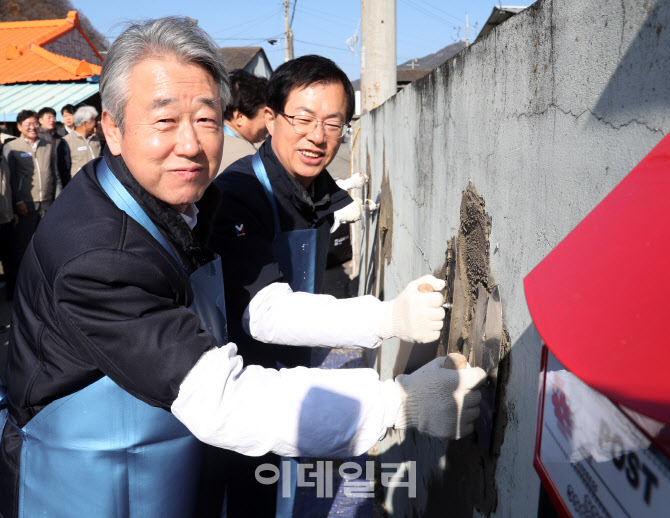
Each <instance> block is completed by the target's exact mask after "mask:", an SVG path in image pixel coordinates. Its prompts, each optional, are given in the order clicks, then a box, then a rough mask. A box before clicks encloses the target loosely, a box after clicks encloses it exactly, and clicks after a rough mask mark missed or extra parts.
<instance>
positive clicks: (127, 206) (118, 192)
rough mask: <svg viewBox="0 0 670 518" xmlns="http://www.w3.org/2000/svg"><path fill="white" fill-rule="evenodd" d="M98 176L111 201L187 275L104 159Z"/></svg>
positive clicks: (99, 164) (163, 237)
mask: <svg viewBox="0 0 670 518" xmlns="http://www.w3.org/2000/svg"><path fill="white" fill-rule="evenodd" d="M96 174H97V175H98V181H99V182H100V185H101V186H102V188H103V189H104V190H105V192H106V193H107V196H109V197H110V198H111V200H112V201H113V202H114V204H115V205H116V206H117V207H118V208H119V209H121V210H122V211H123V212H125V213H126V214H128V216H130V217H131V218H133V219H134V220H135V221H137V222H138V223H139V224H140V225H142V226H143V227H144V228H145V229H146V230H147V231H148V232H149V233H150V234H151V235H152V236H153V238H154V239H155V240H156V241H158V242H159V243H160V244H161V245H163V248H165V250H167V252H168V253H169V254H170V255H171V256H172V258H173V259H174V260H175V262H176V263H177V264H178V265H179V268H181V271H182V272H184V274H185V275H186V271H185V270H184V267H183V266H182V264H181V262H180V261H179V258H178V257H177V254H176V253H175V251H174V250H173V249H172V247H171V246H170V244H169V243H168V242H167V239H165V236H163V234H161V233H160V231H159V230H158V228H157V227H156V225H155V224H154V222H153V221H151V219H150V218H149V216H147V213H146V212H144V209H142V207H140V204H139V203H137V202H136V201H135V198H133V197H132V196H131V195H130V194H129V193H128V191H127V190H126V188H125V187H124V186H123V185H121V182H119V180H118V178H117V177H116V176H114V173H112V171H111V170H110V169H109V166H108V165H107V161H106V160H105V158H104V157H103V159H102V160H100V162H98V167H97V169H96Z"/></svg>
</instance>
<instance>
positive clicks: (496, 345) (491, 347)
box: [419, 284, 503, 458]
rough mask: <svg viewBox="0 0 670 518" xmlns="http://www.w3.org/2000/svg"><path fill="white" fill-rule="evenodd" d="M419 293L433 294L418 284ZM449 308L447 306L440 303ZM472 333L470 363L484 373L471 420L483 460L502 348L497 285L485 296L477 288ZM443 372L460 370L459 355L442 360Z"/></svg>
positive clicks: (464, 364) (462, 360) (462, 361)
mask: <svg viewBox="0 0 670 518" xmlns="http://www.w3.org/2000/svg"><path fill="white" fill-rule="evenodd" d="M419 291H420V292H422V293H429V292H432V291H433V287H432V286H431V285H430V284H421V285H420V286H419ZM444 307H445V308H447V309H451V307H452V305H451V304H448V303H447V304H444ZM473 332H474V336H475V343H474V344H473V348H472V351H471V355H472V357H473V358H472V364H473V366H474V367H481V368H482V369H484V371H485V372H486V382H485V384H484V385H483V386H482V387H481V389H480V390H481V393H482V399H481V401H480V404H479V416H478V417H477V421H475V430H476V431H477V440H478V442H479V448H480V450H481V451H482V454H483V455H484V457H485V458H486V457H488V455H489V447H490V443H491V429H492V427H493V411H494V406H495V396H496V386H497V381H498V363H499V362H500V346H501V345H502V333H503V325H502V304H501V301H500V291H499V290H498V286H496V287H495V288H493V291H492V292H491V294H490V295H489V294H488V292H487V291H486V288H484V286H482V285H481V284H480V285H479V288H478V293H477V303H476V305H475V308H474V315H473ZM444 367H445V368H447V369H464V368H466V367H467V359H466V358H465V356H463V355H462V354H460V353H450V354H448V355H447V357H446V358H445V361H444Z"/></svg>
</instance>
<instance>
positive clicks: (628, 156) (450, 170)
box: [357, 0, 670, 517]
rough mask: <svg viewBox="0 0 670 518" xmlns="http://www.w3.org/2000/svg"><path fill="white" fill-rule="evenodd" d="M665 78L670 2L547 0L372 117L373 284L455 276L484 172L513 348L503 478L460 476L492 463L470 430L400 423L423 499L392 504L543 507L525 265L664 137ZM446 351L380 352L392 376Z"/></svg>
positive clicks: (398, 457) (363, 277) (534, 341)
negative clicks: (444, 436)
mask: <svg viewBox="0 0 670 518" xmlns="http://www.w3.org/2000/svg"><path fill="white" fill-rule="evenodd" d="M668 85H670V2H667V1H663V0H658V1H651V0H648V1H644V2H643V1H639V0H620V1H617V2H614V1H605V2H590V1H588V0H561V1H557V0H554V1H552V0H544V1H539V2H537V3H535V4H534V5H533V6H532V7H531V8H529V9H528V10H526V11H524V12H523V13H521V14H519V15H517V16H515V17H513V18H512V19H510V20H509V21H507V22H506V23H504V24H503V25H501V26H499V27H498V28H497V29H496V30H494V31H493V32H492V33H491V34H489V35H488V36H487V37H486V38H484V39H483V40H482V41H480V42H478V43H477V44H475V45H472V46H470V47H469V48H467V49H465V50H464V51H463V52H461V53H460V54H459V55H457V56H456V57H455V58H454V59H452V60H450V61H449V62H447V63H446V64H445V65H443V66H441V67H440V68H438V69H437V70H436V71H434V72H433V73H432V74H430V75H429V76H427V77H425V78H423V79H421V80H419V81H417V82H415V83H413V84H412V85H410V86H409V87H407V88H406V89H404V90H403V91H401V92H400V93H398V94H397V95H396V96H394V97H392V98H391V99H390V100H389V101H387V102H386V103H385V104H384V105H382V106H381V107H379V108H378V109H376V110H374V111H372V112H370V113H369V114H367V115H365V116H363V117H362V118H361V132H360V134H359V136H358V142H357V146H358V147H359V151H358V154H359V156H360V163H361V170H363V171H366V173H367V174H368V176H369V177H370V184H369V187H368V188H367V189H368V192H367V193H366V197H368V198H372V199H375V198H376V196H377V194H378V193H380V194H381V199H382V206H381V209H380V211H379V212H378V213H377V214H376V215H375V216H373V217H370V218H367V219H366V220H365V225H364V228H363V230H362V237H361V253H360V262H361V273H360V293H372V294H374V295H378V296H381V297H383V298H386V299H391V298H393V297H394V296H396V295H397V294H399V293H400V292H401V291H402V289H403V288H404V286H405V285H406V284H407V282H409V281H410V280H412V279H414V278H417V277H419V276H421V275H424V274H426V273H434V274H436V275H440V276H445V275H454V273H453V272H452V273H451V274H449V272H448V270H449V267H448V266H449V260H448V257H447V248H448V242H449V241H450V240H454V239H455V238H456V237H457V236H458V235H459V229H460V226H461V223H462V218H461V210H460V209H461V200H462V196H463V192H464V191H465V190H466V188H467V187H468V185H469V184H470V183H472V184H473V185H474V187H475V188H476V190H477V193H478V194H479V195H480V196H481V197H482V199H483V200H484V203H485V207H486V209H485V210H486V213H487V214H488V215H489V216H490V235H489V236H488V246H489V250H488V253H489V261H490V275H491V277H492V279H495V283H496V284H497V285H498V286H499V287H500V292H501V295H502V299H503V307H504V322H505V326H506V332H507V335H508V339H509V347H510V352H509V354H508V355H507V357H506V362H507V364H506V367H505V368H506V370H507V379H506V380H505V381H504V383H503V387H502V389H501V393H500V394H499V401H498V405H499V408H498V410H499V412H500V414H501V415H504V416H505V420H504V422H503V426H502V430H497V432H496V433H497V437H498V439H499V440H500V445H499V448H497V451H494V455H495V457H496V458H495V459H494V460H493V463H494V464H493V465H494V470H493V473H492V474H491V476H492V477H493V478H494V481H495V484H493V485H492V486H489V485H488V484H486V485H485V486H481V485H477V484H475V485H474V486H473V485H471V484H466V483H463V481H464V480H465V481H467V477H469V476H470V472H469V471H468V470H469V469H470V467H471V466H473V465H474V464H476V463H477V462H481V458H480V457H479V453H478V450H477V449H476V448H475V445H474V444H471V443H470V442H468V440H467V439H466V440H462V441H459V442H454V443H452V444H449V443H442V442H439V441H434V440H430V439H427V438H426V437H422V436H420V435H418V434H415V433H411V432H410V433H403V432H393V433H389V435H388V436H387V438H386V439H385V440H384V441H383V443H382V444H381V445H380V451H381V453H382V460H383V461H384V462H394V461H410V460H415V461H417V470H418V475H417V481H418V487H417V497H416V498H415V499H409V498H408V497H407V490H406V489H403V488H397V489H390V490H387V491H384V494H383V505H384V508H385V509H386V511H387V512H389V513H390V514H391V515H392V516H407V517H410V516H449V517H460V516H464V517H470V516H480V515H491V516H500V517H503V516H504V517H508V516H511V517H517V516H524V517H526V516H527V517H533V516H535V515H536V512H537V502H538V491H539V479H538V477H537V475H536V474H535V471H534V469H533V467H532V455H533V445H534V442H535V422H536V421H535V420H536V415H537V395H538V373H539V367H540V348H541V341H540V338H539V336H538V335H537V332H536V331H535V328H534V327H533V324H532V321H531V318H530V315H529V313H528V309H527V306H526V300H525V297H524V292H523V278H524V277H525V276H526V275H527V274H528V273H529V272H530V270H532V268H533V267H534V266H535V265H537V263H538V262H540V261H541V260H542V259H543V258H544V257H545V256H546V255H547V254H548V253H549V252H550V251H551V250H552V249H553V248H554V247H555V246H556V245H557V244H558V243H559V242H560V241H561V239H563V238H564V237H565V236H566V235H567V234H568V233H569V232H570V231H571V230H572V229H573V228H574V227H575V226H576V225H577V224H578V223H579V222H580V221H581V220H582V219H583V218H584V217H585V216H586V215H587V214H588V213H589V212H590V211H591V210H592V209H593V208H594V207H595V205H596V204H598V203H599V202H600V201H601V200H602V199H603V198H604V197H605V196H606V195H607V193H608V192H609V191H610V190H611V189H612V188H613V187H614V186H616V185H617V183H618V182H619V181H621V179H622V178H623V177H624V176H625V175H626V174H627V173H628V172H629V171H630V170H631V169H632V168H633V167H635V165H636V164H637V163H638V162H639V161H640V160H641V159H642V158H643V157H644V156H645V155H646V154H647V153H648V152H649V151H650V150H651V149H652V148H653V147H654V146H655V145H656V144H657V143H658V142H659V141H660V140H661V138H663V136H664V135H665V134H667V132H668V131H669V130H670V89H669V88H668ZM457 245H458V243H456V249H457V248H458V246H457ZM585 252H586V251H585ZM456 253H458V250H456ZM453 257H454V253H453V251H452V258H451V262H452V263H453ZM452 332H453V330H452ZM443 338H447V339H448V337H443ZM436 353H437V346H434V345H429V346H414V347H412V346H410V345H408V344H401V343H399V342H398V341H397V340H395V341H394V340H391V341H388V342H387V343H385V344H384V346H383V347H382V348H381V350H380V351H378V352H377V354H376V355H373V356H372V359H373V360H376V362H375V363H376V367H377V369H378V371H379V372H380V374H381V376H382V377H383V378H389V377H391V376H392V375H394V374H397V373H398V372H399V371H401V370H411V369H412V368H415V366H416V364H417V363H420V361H424V359H425V358H430V357H432V356H434V355H435V354H436ZM417 358H420V359H421V360H420V361H418V360H417ZM413 359H414V360H413ZM487 462H488V461H487ZM489 466H490V464H489ZM484 471H485V472H487V473H488V472H489V471H490V467H485V469H484ZM459 481H460V483H459ZM482 487H486V491H488V492H487V494H481V491H480V490H481V488H482ZM491 491H493V492H491Z"/></svg>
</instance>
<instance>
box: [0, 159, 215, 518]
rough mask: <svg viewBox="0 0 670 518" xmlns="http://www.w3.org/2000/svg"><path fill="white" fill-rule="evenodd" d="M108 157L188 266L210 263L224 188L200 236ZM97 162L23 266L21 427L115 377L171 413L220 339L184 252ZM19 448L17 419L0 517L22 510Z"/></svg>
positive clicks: (10, 372) (18, 304)
mask: <svg viewBox="0 0 670 518" xmlns="http://www.w3.org/2000/svg"><path fill="white" fill-rule="evenodd" d="M105 157H106V158H107V161H108V163H109V165H110V169H111V170H112V172H113V173H114V174H115V176H116V177H117V178H118V179H119V181H121V183H122V184H123V185H124V186H126V187H127V188H128V190H129V192H130V193H131V195H132V196H133V197H134V198H135V199H136V200H137V202H138V203H139V204H140V205H141V206H142V208H144V209H145V211H146V212H147V214H148V216H149V217H150V218H151V219H152V221H154V223H155V224H156V226H157V227H158V228H159V230H160V231H161V233H163V235H164V236H165V237H166V238H167V240H168V241H169V242H170V244H171V245H172V247H173V249H174V250H175V252H176V253H177V255H178V256H179V258H180V262H181V263H182V266H183V267H184V269H185V270H186V271H187V272H188V273H190V272H192V271H194V270H195V269H196V268H197V267H199V266H200V265H201V264H204V263H205V262H207V261H208V260H209V259H210V258H211V253H210V252H208V251H207V250H206V249H205V248H204V247H203V246H201V244H200V243H201V242H202V241H204V239H205V238H204V236H205V235H206V234H207V233H208V229H207V225H206V222H207V219H208V218H207V212H208V211H209V212H210V213H212V212H213V209H214V207H215V206H216V202H217V201H218V193H217V191H216V188H214V187H210V188H209V189H208V190H207V191H206V192H205V195H204V196H203V198H202V200H201V201H200V202H199V203H198V208H199V210H200V211H201V213H200V215H199V223H198V225H197V226H196V229H194V231H193V232H192V231H191V229H190V228H189V227H188V225H187V224H186V222H185V221H184V220H183V218H182V217H181V215H180V214H179V213H177V212H176V211H174V210H172V209H171V208H170V207H169V206H167V205H166V204H165V203H163V202H161V201H160V200H158V199H156V198H154V197H153V196H152V195H151V194H149V193H148V192H146V191H145V190H144V189H143V188H142V187H141V186H140V185H139V184H138V183H137V181H136V180H135V179H134V178H133V177H132V175H130V173H129V172H128V170H127V169H126V167H125V164H123V161H122V160H121V159H120V158H116V157H113V156H112V155H111V154H110V153H109V151H108V150H107V151H106V152H105ZM99 160H100V159H96V160H94V161H92V162H89V163H88V164H87V165H86V166H84V168H83V169H82V170H81V171H80V172H79V173H78V174H77V175H76V176H75V177H74V178H73V180H72V181H71V182H70V183H69V184H68V187H67V189H65V190H64V191H63V192H62V194H61V195H60V196H59V197H58V198H57V200H56V202H55V203H54V204H53V205H52V207H51V208H50V209H49V211H48V212H47V214H46V216H45V217H44V219H43V220H42V222H41V223H40V225H39V227H38V228H37V231H36V232H35V235H34V236H33V239H32V241H31V242H30V245H29V246H28V249H27V250H26V253H25V255H24V258H23V262H22V264H21V268H20V271H19V276H18V282H17V285H16V292H15V295H14V305H13V316H12V333H11V335H10V345H9V358H8V366H7V376H6V378H7V379H6V380H3V382H5V383H6V385H7V388H8V399H9V407H8V408H9V414H10V417H11V419H12V420H13V421H14V422H15V423H16V424H17V425H18V426H20V427H22V426H24V425H25V424H26V423H27V422H28V421H29V420H30V419H31V418H33V417H34V416H35V415H37V414H38V413H39V412H40V411H41V410H42V409H43V408H44V407H45V406H46V405H48V404H49V403H51V402H52V401H54V400H55V399H58V398H61V397H63V396H66V395H68V394H71V393H73V392H76V391H77V390H79V389H82V388H84V387H86V386H88V385H90V384H91V383H93V382H95V381H97V380H98V379H100V378H101V377H102V376H105V375H107V376H109V377H110V378H111V379H112V380H113V381H114V382H115V383H117V384H118V385H119V386H120V387H122V388H123V389H124V390H126V391H127V392H129V393H130V394H132V395H134V396H135V397H137V398H139V399H141V400H142V401H144V402H146V403H148V404H150V405H153V406H156V407H161V408H164V409H166V410H169V409H170V407H171V406H172V403H173V402H174V400H175V399H176V398H177V396H178V392H179V386H180V385H181V383H182V381H183V380H184V378H185V377H186V375H187V374H188V372H189V371H190V370H191V368H192V367H193V366H194V365H195V363H196V362H197V361H198V359H200V357H201V356H202V354H203V353H204V352H205V351H207V350H209V349H211V348H212V347H215V346H216V345H217V344H216V340H215V338H214V337H213V336H212V335H210V334H208V333H206V332H203V331H200V327H201V325H200V320H199V318H198V317H197V316H196V315H195V314H194V313H192V312H191V311H190V310H188V309H187V306H188V305H190V304H191V301H192V297H193V293H192V291H191V289H190V287H189V285H188V279H187V277H186V276H185V274H184V273H183V272H182V270H181V269H180V268H179V266H178V265H177V264H176V263H175V261H174V259H172V257H171V256H170V255H169V254H168V252H167V251H166V250H165V249H164V248H163V247H162V246H161V245H160V244H159V243H158V242H157V241H156V240H155V239H154V238H153V237H152V236H151V234H149V232H148V231H147V230H145V229H144V228H143V227H142V226H140V225H139V224H138V223H137V222H135V220H133V219H131V218H129V217H128V216H127V215H126V214H125V213H124V212H122V211H121V210H119V209H118V208H117V207H116V205H114V203H113V202H112V201H111V200H110V199H109V197H108V196H107V194H106V193H105V192H104V191H103V189H102V188H101V187H100V184H99V182H98V180H97V177H96V174H95V165H96V164H97V163H98V161H99ZM210 207H211V210H210ZM201 222H202V224H201ZM198 227H200V229H198ZM20 448H21V440H20V438H19V437H18V436H17V434H16V432H15V431H14V429H13V428H12V427H11V426H10V425H9V424H7V425H6V426H5V428H4V433H3V436H2V447H1V448H0V516H5V517H11V516H14V515H15V513H16V509H17V507H16V499H17V498H18V495H17V494H16V488H17V484H18V475H19V455H20Z"/></svg>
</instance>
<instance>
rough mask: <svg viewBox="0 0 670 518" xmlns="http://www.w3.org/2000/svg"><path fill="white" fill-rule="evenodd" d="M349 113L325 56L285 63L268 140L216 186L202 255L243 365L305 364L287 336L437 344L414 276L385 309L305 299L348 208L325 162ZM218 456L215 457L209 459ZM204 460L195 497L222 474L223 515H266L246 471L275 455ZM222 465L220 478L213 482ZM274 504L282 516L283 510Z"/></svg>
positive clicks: (264, 496)
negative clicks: (210, 253)
mask: <svg viewBox="0 0 670 518" xmlns="http://www.w3.org/2000/svg"><path fill="white" fill-rule="evenodd" d="M353 113H354V91H353V88H352V86H351V83H350V82H349V79H348V78H347V76H346V74H345V73H344V72H343V71H342V70H341V69H340V68H339V67H337V65H336V64H335V63H333V62H332V61H331V60H329V59H327V58H324V57H321V56H303V57H300V58H297V59H294V60H292V61H289V62H287V63H284V64H283V65H282V66H280V67H279V68H278V69H277V70H276V71H275V72H274V73H273V74H272V77H271V78H270V81H269V84H268V96H267V107H266V108H265V124H266V126H267V129H268V132H269V135H270V136H269V137H268V139H267V140H266V141H265V143H264V144H263V145H262V146H261V147H260V149H259V150H258V152H257V153H256V154H255V155H253V156H247V157H244V158H242V159H240V160H238V161H237V162H235V163H233V164H232V165H231V166H229V167H228V168H227V169H226V170H225V171H224V172H223V173H222V174H221V175H219V176H218V177H217V179H216V180H215V182H214V183H215V185H217V186H218V188H219V190H220V191H221V194H222V198H223V199H222V201H221V203H220V205H219V209H218V212H217V215H216V217H215V219H214V223H213V225H212V234H211V238H210V248H211V249H212V250H214V251H215V252H217V253H218V254H219V255H221V259H222V267H223V276H224V278H225V290H224V291H225V302H226V311H227V314H228V339H229V340H231V341H233V342H235V343H236V344H237V345H238V347H239V351H240V354H241V355H242V357H243V358H244V363H245V365H250V364H251V365H261V366H263V367H266V368H272V369H281V368H283V367H300V366H303V367H309V366H310V360H311V354H310V347H301V346H298V345H297V340H296V339H295V336H296V331H297V330H300V332H301V333H303V332H306V335H308V336H311V337H313V342H312V343H311V345H314V346H322V347H342V346H349V347H352V346H354V347H369V348H372V347H377V346H379V344H380V343H381V341H382V340H383V339H384V338H390V337H392V336H399V337H402V339H404V340H406V341H410V342H422V343H429V342H434V341H435V340H437V339H438V337H439V330H440V329H441V327H442V319H443V315H444V313H443V312H442V311H441V310H442V308H441V303H439V302H440V301H437V302H438V304H437V305H436V306H435V304H434V301H433V302H429V301H427V300H425V299H422V300H419V299H418V297H415V294H418V290H417V288H418V283H419V281H414V282H413V283H411V284H410V286H408V287H407V288H406V290H405V292H403V294H401V295H400V296H399V297H398V298H397V299H396V302H385V303H383V304H379V301H377V300H376V299H374V297H371V296H364V297H358V298H354V299H347V300H340V301H335V299H334V298H333V297H330V296H327V295H309V294H319V293H321V290H322V285H323V274H324V271H325V266H326V255H327V250H328V240H329V233H330V227H331V226H332V225H333V221H334V213H335V211H338V210H340V209H342V208H344V207H346V206H347V205H349V204H350V203H352V199H351V198H350V197H349V195H348V194H347V192H346V191H344V190H342V189H340V188H339V187H338V186H337V185H336V183H335V181H334V180H333V179H332V178H331V176H330V175H329V174H328V172H327V171H326V167H327V166H328V165H329V164H330V163H331V161H332V160H333V159H334V158H335V156H336V154H337V151H338V149H339V147H340V144H341V143H342V137H343V136H344V135H345V134H346V132H347V130H348V128H349V121H350V120H351V118H352V116H353ZM420 282H429V283H431V284H432V285H433V286H434V287H435V289H436V290H437V289H440V288H441V287H442V286H444V284H443V282H442V281H438V280H437V279H435V278H434V277H432V276H426V277H422V279H421V281H420ZM296 292H300V293H296ZM252 299H253V300H252ZM336 302H339V303H340V304H339V305H338V306H337V308H336V307H335V306H334V303H336ZM391 305H393V308H391ZM412 323H414V324H415V325H413V324H412ZM410 327H412V328H413V329H411V330H410V329H409V328H410ZM304 336H305V334H303V337H304ZM371 336H372V337H373V338H372V341H371V338H370V337H371ZM304 343H305V342H302V344H303V345H304ZM307 343H309V342H307ZM221 456H225V457H226V458H225V460H223V459H220V458H219V459H218V460H216V459H217V457H221ZM205 462H206V464H207V465H208V466H209V469H210V476H208V477H207V479H208V480H209V482H210V484H211V485H209V486H207V484H205V486H207V487H205V488H204V491H203V493H204V494H205V495H207V496H208V497H211V496H212V495H214V494H216V492H217V490H220V489H221V484H222V480H221V478H222V477H223V478H225V480H226V482H227V484H228V490H227V502H228V509H227V510H228V516H229V517H230V518H236V517H238V516H258V517H262V516H275V501H276V497H275V491H276V485H261V484H260V483H258V482H257V480H256V478H255V471H256V468H257V467H258V466H260V465H262V464H266V463H273V464H275V465H277V464H278V463H279V457H277V456H275V455H272V454H269V455H266V456H263V457H260V458H258V459H254V458H249V457H244V456H242V455H239V454H235V453H233V452H221V451H211V452H210V453H209V454H208V455H207V456H206V461H205ZM220 466H225V468H226V471H227V474H225V475H223V474H220V473H219V474H214V475H212V473H211V472H215V471H216V469H217V467H220ZM203 498H204V497H203ZM289 500H290V498H289ZM277 502H278V504H277V505H279V506H280V509H281V507H287V506H288V507H289V508H290V507H291V506H292V502H288V503H287V502H285V501H282V499H279V500H278V501H277ZM219 510H220V508H219V509H218V510H216V511H215V513H214V514H216V513H217V512H218V511H219ZM288 513H289V514H290V509H289V510H288ZM279 514H280V515H281V513H279ZM217 516H218V514H217Z"/></svg>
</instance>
